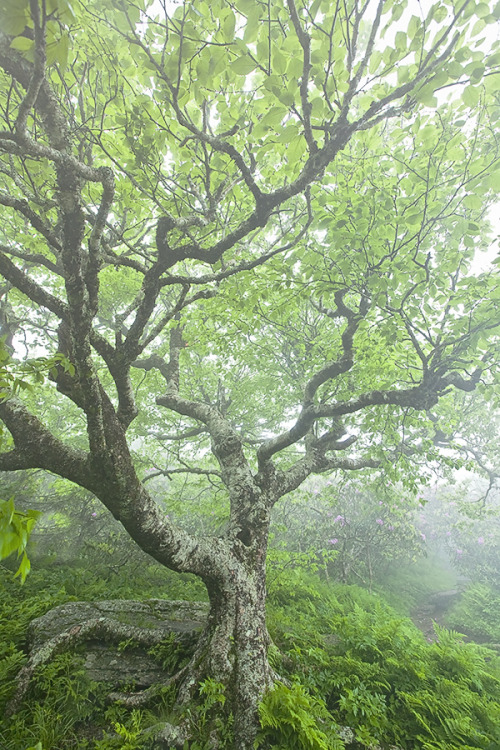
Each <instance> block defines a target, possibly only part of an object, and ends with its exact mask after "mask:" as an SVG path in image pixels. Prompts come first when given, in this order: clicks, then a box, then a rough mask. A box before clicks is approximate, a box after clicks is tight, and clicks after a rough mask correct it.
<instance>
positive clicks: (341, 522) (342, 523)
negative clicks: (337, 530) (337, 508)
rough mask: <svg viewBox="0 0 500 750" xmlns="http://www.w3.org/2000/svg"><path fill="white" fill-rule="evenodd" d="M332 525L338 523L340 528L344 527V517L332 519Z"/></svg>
mask: <svg viewBox="0 0 500 750" xmlns="http://www.w3.org/2000/svg"><path fill="white" fill-rule="evenodd" d="M333 523H339V524H340V525H341V526H345V518H344V516H337V517H336V518H334V519H333Z"/></svg>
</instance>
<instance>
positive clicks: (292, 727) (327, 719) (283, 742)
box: [256, 683, 345, 750]
mask: <svg viewBox="0 0 500 750" xmlns="http://www.w3.org/2000/svg"><path fill="white" fill-rule="evenodd" d="M259 714H260V723H261V727H262V730H261V732H260V734H259V737H258V740H257V743H256V747H259V745H260V744H261V743H262V742H264V741H265V742H266V744H267V743H271V745H272V748H273V750H290V748H292V747H293V748H294V750H341V749H342V748H344V747H345V745H344V743H343V742H342V740H341V739H340V738H339V737H338V736H337V735H336V734H335V729H336V728H337V726H336V724H335V722H334V721H333V719H332V717H331V716H330V714H329V713H328V711H327V709H326V706H325V704H324V702H323V701H321V700H319V699H317V698H314V697H313V696H311V695H309V693H308V692H307V690H305V688H304V687H302V685H300V684H294V685H293V686H292V687H291V688H288V687H287V686H286V685H283V684H281V683H279V684H277V685H276V686H275V687H274V688H273V689H272V690H270V691H269V692H268V693H266V695H265V697H264V700H263V701H262V703H261V704H260V707H259ZM320 723H321V724H323V725H324V726H325V727H326V728H328V729H329V730H330V731H328V733H326V732H325V731H323V729H320V728H319V726H318V725H319V724H320Z"/></svg>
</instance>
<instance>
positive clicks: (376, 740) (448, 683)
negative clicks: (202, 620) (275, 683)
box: [269, 573, 500, 750]
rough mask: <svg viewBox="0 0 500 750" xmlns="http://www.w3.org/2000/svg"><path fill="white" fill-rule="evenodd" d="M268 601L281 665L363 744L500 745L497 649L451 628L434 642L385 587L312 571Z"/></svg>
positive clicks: (448, 748) (447, 749)
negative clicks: (325, 579) (329, 579)
mask: <svg viewBox="0 0 500 750" xmlns="http://www.w3.org/2000/svg"><path fill="white" fill-rule="evenodd" d="M269 609H270V615H269V626H270V631H271V634H272V637H273V639H274V641H275V643H276V644H277V645H278V646H279V649H280V651H281V657H280V659H281V661H280V665H279V667H278V671H281V673H282V674H284V676H286V677H287V678H288V679H290V680H291V681H292V685H293V686H295V685H300V687H301V689H305V690H307V693H308V695H310V696H311V698H313V699H314V700H318V701H320V702H321V707H322V711H323V710H324V709H326V710H327V711H328V715H329V716H330V717H331V720H332V721H333V722H335V723H336V724H337V725H342V726H348V727H351V728H353V730H354V732H355V736H356V740H357V741H358V743H360V747H369V746H370V745H380V746H382V747H387V746H388V745H398V746H399V747H401V748H412V749H415V750H418V749H421V750H452V749H455V748H456V750H466V748H478V749H479V748H488V749H489V750H498V748H499V747H500V660H499V658H498V656H497V655H496V654H495V653H494V652H493V651H491V650H489V649H487V648H484V647H482V646H479V645H477V644H473V643H465V642H464V641H463V639H462V637H461V636H460V635H459V634H458V633H455V632H453V631H448V630H446V629H444V628H439V629H437V633H436V635H437V640H436V642H433V643H428V642H427V641H426V639H425V637H424V636H423V635H422V633H420V631H418V630H417V629H416V627H415V626H414V625H413V623H412V622H411V621H410V620H409V619H407V618H405V617H403V616H401V615H399V614H398V613H397V612H396V611H395V610H394V609H393V608H391V607H390V606H389V605H388V604H387V603H386V602H385V600H384V599H383V598H382V597H381V596H380V595H378V594H369V593H368V592H367V591H365V590H363V589H360V588H358V587H356V586H340V585H326V584H324V583H320V582H318V581H317V579H314V578H312V577H311V576H308V575H307V574H306V573H303V574H302V582H301V583H300V582H299V581H297V580H294V584H293V589H292V590H291V591H290V597H289V598H288V597H287V595H286V587H285V586H283V587H282V589H281V591H279V592H278V593H277V596H275V597H273V600H272V601H271V602H270V607H269ZM323 721H324V719H323ZM319 726H321V722H320V725H319ZM277 746H279V747H281V746H280V745H279V743H278V745H277ZM285 746H286V745H285ZM311 747H315V748H316V747H317V748H318V750H319V749H320V748H321V750H323V747H325V748H326V747H328V746H327V745H325V746H323V745H321V744H318V745H314V744H311Z"/></svg>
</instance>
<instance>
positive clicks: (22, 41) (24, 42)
mask: <svg viewBox="0 0 500 750" xmlns="http://www.w3.org/2000/svg"><path fill="white" fill-rule="evenodd" d="M23 28H24V27H23ZM34 46H35V43H34V41H33V40H32V39H28V38H27V37H25V36H18V37H16V38H15V39H13V40H12V41H11V43H10V47H11V49H15V50H18V51H19V52H27V51H28V50H29V51H31V52H32V51H33V48H34ZM31 58H32V59H33V56H32V55H31Z"/></svg>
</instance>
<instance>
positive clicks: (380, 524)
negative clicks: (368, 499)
mask: <svg viewBox="0 0 500 750" xmlns="http://www.w3.org/2000/svg"><path fill="white" fill-rule="evenodd" d="M375 523H378V525H379V526H383V525H384V522H383V521H382V519H381V518H377V520H376V521H375Z"/></svg>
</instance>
